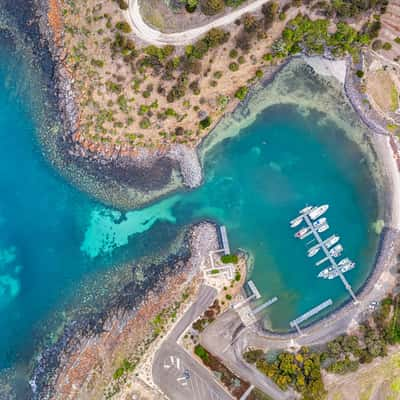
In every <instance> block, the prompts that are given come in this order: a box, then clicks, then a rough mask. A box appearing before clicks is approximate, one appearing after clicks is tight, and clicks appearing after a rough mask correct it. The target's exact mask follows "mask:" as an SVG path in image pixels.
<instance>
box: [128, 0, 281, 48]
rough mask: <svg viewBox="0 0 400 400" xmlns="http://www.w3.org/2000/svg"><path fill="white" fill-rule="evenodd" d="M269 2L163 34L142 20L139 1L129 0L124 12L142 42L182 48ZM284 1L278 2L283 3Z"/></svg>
mask: <svg viewBox="0 0 400 400" xmlns="http://www.w3.org/2000/svg"><path fill="white" fill-rule="evenodd" d="M268 1H269V0H254V1H253V2H251V3H250V4H248V5H246V6H243V7H240V8H238V9H236V10H234V11H232V12H230V13H229V14H226V15H223V16H222V17H220V18H217V19H215V20H213V21H211V22H209V23H208V24H206V25H202V26H199V27H197V28H193V29H188V30H186V31H182V32H176V33H163V32H160V31H158V30H156V29H154V28H152V27H150V26H149V25H148V24H147V23H146V22H145V21H144V19H143V17H142V15H141V13H140V5H139V0H129V7H128V9H127V10H126V12H125V15H126V18H127V20H128V22H129V24H130V25H131V27H132V31H133V33H134V34H135V35H136V36H137V37H138V38H140V39H142V40H143V41H145V42H147V43H150V44H154V45H156V46H165V45H167V44H169V45H173V46H183V45H186V44H188V43H192V42H193V41H195V40H196V39H197V38H198V37H199V36H201V35H204V34H205V33H206V32H208V31H209V30H210V29H212V28H218V27H221V26H223V25H228V24H230V23H232V22H234V21H235V20H236V19H238V18H240V17H241V16H242V15H243V14H246V13H249V12H254V11H256V10H257V9H259V8H260V7H261V6H262V5H263V4H264V3H267V2H268ZM284 2H285V1H282V0H281V1H280V3H284Z"/></svg>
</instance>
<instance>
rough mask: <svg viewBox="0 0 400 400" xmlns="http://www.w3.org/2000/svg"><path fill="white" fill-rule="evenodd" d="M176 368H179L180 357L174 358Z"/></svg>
mask: <svg viewBox="0 0 400 400" xmlns="http://www.w3.org/2000/svg"><path fill="white" fill-rule="evenodd" d="M176 368H178V369H181V360H180V358H176Z"/></svg>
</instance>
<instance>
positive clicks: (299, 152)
mask: <svg viewBox="0 0 400 400" xmlns="http://www.w3.org/2000/svg"><path fill="white" fill-rule="evenodd" d="M12 57H13V55H12V53H7V52H6V50H3V51H2V54H1V57H0V110H1V112H0V141H1V146H0V188H1V196H0V355H1V356H0V369H1V368H6V367H10V366H14V365H16V364H17V363H19V364H24V363H25V364H26V363H28V362H29V360H30V359H31V358H32V356H33V354H34V352H35V350H36V349H37V346H38V343H39V342H40V341H41V335H43V334H49V333H50V330H51V329H53V328H54V327H55V326H57V322H61V320H62V315H63V311H65V309H66V307H67V304H68V299H70V298H73V297H74V294H75V293H76V292H78V291H79V290H80V288H81V286H82V285H83V284H84V283H83V282H85V284H86V283H87V280H88V277H91V276H92V275H94V274H97V275H101V274H104V273H106V272H109V271H110V270H111V269H112V268H113V266H115V265H119V264H123V263H125V262H128V261H130V262H134V261H135V260H138V259H139V258H140V257H142V256H146V255H151V254H152V253H155V252H156V253H163V252H166V251H168V249H169V248H170V247H169V246H170V245H171V243H173V241H174V238H175V237H176V236H177V235H178V233H179V232H180V231H181V230H182V229H183V228H184V227H187V226H188V225H189V224H191V223H194V222H197V221H199V220H202V219H205V218H206V219H210V220H213V221H216V222H218V223H221V224H225V225H226V226H227V228H228V233H229V238H230V241H231V247H232V249H238V248H243V249H245V250H246V251H248V252H249V253H251V255H252V256H253V258H254V266H253V268H252V271H251V275H250V277H251V278H252V279H253V280H254V281H255V283H256V285H257V287H258V288H259V289H260V291H261V293H262V295H263V299H262V300H266V299H268V298H269V297H272V296H278V297H279V302H278V303H276V304H275V305H274V306H272V307H270V308H269V309H268V310H267V311H266V313H265V314H264V317H265V321H266V324H267V325H268V326H271V327H272V328H273V329H277V330H287V329H288V322H289V321H290V320H291V319H292V318H294V317H295V316H297V315H298V314H300V313H302V312H305V311H306V310H307V309H308V308H310V307H312V306H315V305H317V304H318V303H320V302H321V301H323V300H326V299H327V298H328V297H329V298H332V299H333V301H334V306H335V307H337V306H339V305H340V304H341V303H343V302H344V301H345V300H346V299H348V296H347V293H346V291H345V290H344V288H343V285H342V284H341V283H340V281H339V280H333V281H327V280H321V279H318V278H317V277H316V275H317V272H318V268H316V267H315V266H314V265H313V262H312V261H311V260H310V259H309V258H307V257H306V252H305V247H304V243H301V242H300V241H298V240H295V239H294V237H293V233H294V232H293V230H291V229H290V228H289V226H288V222H289V220H290V219H292V218H293V217H294V216H295V215H296V213H297V211H298V210H299V209H300V208H302V207H304V205H305V204H308V203H309V204H318V203H329V204H330V206H331V207H330V209H329V212H328V213H327V215H328V217H329V222H330V225H331V230H330V232H331V233H333V232H335V233H338V234H339V235H340V236H341V237H342V241H341V242H342V244H343V245H344V247H345V254H346V256H348V257H351V258H352V259H353V260H354V261H356V262H357V268H356V269H355V270H353V271H351V272H349V273H348V274H347V277H348V279H349V281H350V283H351V284H352V285H353V286H354V288H355V289H357V288H359V287H360V286H361V285H362V283H363V282H364V281H365V278H366V277H367V275H368V273H369V272H370V270H371V268H372V265H373V261H374V255H375V252H376V249H377V242H378V236H377V235H376V234H375V233H374V232H373V230H372V228H371V225H372V223H373V222H375V220H376V218H377V213H378V210H377V197H376V193H375V189H374V182H373V181H372V178H371V174H370V173H369V171H368V168H367V166H366V163H365V160H364V158H363V155H362V154H361V152H360V151H359V149H358V148H357V147H356V146H355V145H354V144H353V143H352V142H350V141H349V140H348V139H346V138H345V135H344V133H343V132H342V131H340V129H339V128H338V127H337V126H336V125H335V124H334V123H333V122H332V123H328V124H319V121H320V120H321V118H322V117H323V116H321V115H320V114H318V113H316V112H313V111H311V112H310V113H309V114H308V115H304V114H302V113H301V112H299V111H298V110H297V109H296V108H295V107H294V106H289V105H279V106H274V107H270V108H268V109H266V110H265V111H264V112H263V113H262V114H260V115H259V117H258V118H257V120H256V121H255V122H254V124H252V125H251V126H250V127H248V128H246V129H244V130H243V131H242V132H241V133H240V135H238V136H237V137H234V138H231V139H226V140H225V141H223V142H221V143H220V144H219V145H217V146H215V148H214V149H213V150H212V151H211V152H210V153H209V154H208V155H207V158H206V161H205V181H204V184H203V185H202V186H201V187H200V188H198V189H196V190H194V191H181V192H179V193H176V194H174V195H171V196H169V197H167V198H165V199H164V200H161V201H159V202H157V203H155V204H153V205H151V206H149V207H147V208H144V209H141V210H132V211H128V212H122V211H120V210H116V209H111V208H110V207H107V206H105V205H102V204H100V203H98V202H97V201H94V200H93V199H92V198H91V197H90V196H88V195H87V194H85V193H82V192H80V191H78V190H76V189H75V188H74V187H73V186H71V185H70V184H68V182H66V181H65V180H64V179H63V178H61V177H60V176H59V175H58V174H57V173H56V172H55V171H54V169H53V168H52V167H51V165H50V164H49V163H48V162H47V161H46V160H45V159H44V157H43V155H42V151H41V148H40V146H39V144H38V143H37V140H36V135H35V129H36V122H35V118H34V112H33V110H32V109H31V108H30V105H29V102H27V101H25V98H26V97H28V96H27V94H26V93H25V92H24V90H21V87H22V86H21V85H22V82H23V81H24V79H25V78H26V75H25V71H24V69H23V65H20V66H19V67H18V68H16V66H15V65H13V64H12V63H11V62H10V60H11V59H12ZM98 289H99V292H101V290H100V289H104V288H98ZM103 291H104V290H103ZM74 301H75V302H76V297H75V298H74ZM95 301H96V299H94V300H93V302H95ZM77 306H78V307H79V299H78V302H77ZM55 316H56V317H55ZM49 321H52V322H53V323H52V324H51V323H49ZM46 326H49V329H48V330H46V328H45V327H46ZM50 327H51V328H50Z"/></svg>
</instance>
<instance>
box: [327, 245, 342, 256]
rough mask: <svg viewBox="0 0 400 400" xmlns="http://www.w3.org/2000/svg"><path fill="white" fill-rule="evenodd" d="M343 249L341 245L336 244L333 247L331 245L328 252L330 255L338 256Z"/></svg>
mask: <svg viewBox="0 0 400 400" xmlns="http://www.w3.org/2000/svg"><path fill="white" fill-rule="evenodd" d="M342 251H343V246H342V245H341V244H337V245H336V246H335V247H333V248H332V249H331V250H329V254H330V255H331V256H332V257H335V258H336V257H339V256H340V255H341V254H342Z"/></svg>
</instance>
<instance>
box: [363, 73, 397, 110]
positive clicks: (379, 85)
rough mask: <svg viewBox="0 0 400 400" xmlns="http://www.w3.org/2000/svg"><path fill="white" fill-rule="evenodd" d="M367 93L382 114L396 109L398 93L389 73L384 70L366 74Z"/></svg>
mask: <svg viewBox="0 0 400 400" xmlns="http://www.w3.org/2000/svg"><path fill="white" fill-rule="evenodd" d="M367 91H368V93H369V95H370V96H371V97H372V99H373V101H374V103H375V104H376V105H377V106H378V107H379V108H380V110H381V111H382V112H384V113H387V112H393V111H396V110H397V109H398V106H399V104H398V97H399V96H398V92H397V88H396V85H395V83H394V81H393V79H392V78H391V76H390V73H389V72H387V71H384V70H379V71H374V72H370V73H368V76H367Z"/></svg>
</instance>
